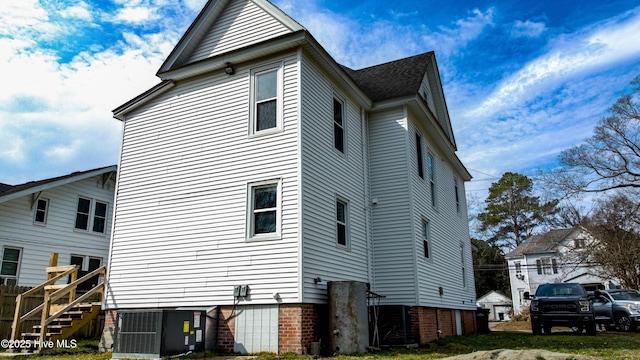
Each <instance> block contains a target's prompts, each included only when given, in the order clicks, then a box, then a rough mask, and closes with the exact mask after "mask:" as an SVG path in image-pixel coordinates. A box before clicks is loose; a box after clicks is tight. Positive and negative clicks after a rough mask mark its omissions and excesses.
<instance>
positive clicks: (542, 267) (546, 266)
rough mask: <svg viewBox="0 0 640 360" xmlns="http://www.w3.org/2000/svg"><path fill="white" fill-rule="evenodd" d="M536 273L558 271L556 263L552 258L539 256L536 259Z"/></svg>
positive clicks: (545, 273) (553, 272)
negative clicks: (539, 257)
mask: <svg viewBox="0 0 640 360" xmlns="http://www.w3.org/2000/svg"><path fill="white" fill-rule="evenodd" d="M536 267H537V268H538V275H543V274H544V275H551V274H557V273H558V263H557V261H556V259H553V258H541V259H538V260H536Z"/></svg>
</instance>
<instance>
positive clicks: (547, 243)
mask: <svg viewBox="0 0 640 360" xmlns="http://www.w3.org/2000/svg"><path fill="white" fill-rule="evenodd" d="M576 230H584V229H583V228H582V227H579V226H576V227H573V228H570V229H557V230H551V231H549V232H547V233H544V234H540V235H534V236H532V237H530V238H528V239H527V240H526V241H525V242H524V243H522V244H520V245H519V246H518V247H517V248H515V249H514V250H513V251H512V252H510V253H508V254H507V255H506V256H505V257H507V258H514V257H520V256H523V255H531V254H544V253H551V252H555V251H556V250H555V249H556V247H557V246H558V244H560V243H561V242H562V241H563V240H564V239H566V238H567V237H568V236H569V235H570V234H571V233H573V232H574V231H576Z"/></svg>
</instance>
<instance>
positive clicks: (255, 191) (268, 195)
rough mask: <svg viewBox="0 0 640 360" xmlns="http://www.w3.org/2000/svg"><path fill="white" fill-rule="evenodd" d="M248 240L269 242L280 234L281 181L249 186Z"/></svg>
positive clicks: (263, 182) (262, 182)
mask: <svg viewBox="0 0 640 360" xmlns="http://www.w3.org/2000/svg"><path fill="white" fill-rule="evenodd" d="M248 205H249V209H248V210H249V211H248V219H247V239H254V240H267V239H275V238H279V234H280V180H269V181H261V182H257V183H252V184H249V204H248Z"/></svg>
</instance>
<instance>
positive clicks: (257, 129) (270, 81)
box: [249, 63, 283, 135]
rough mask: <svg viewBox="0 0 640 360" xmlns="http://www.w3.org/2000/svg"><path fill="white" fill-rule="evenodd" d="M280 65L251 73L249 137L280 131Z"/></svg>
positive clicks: (262, 68)
mask: <svg viewBox="0 0 640 360" xmlns="http://www.w3.org/2000/svg"><path fill="white" fill-rule="evenodd" d="M282 72H283V70H282V64H281V63H280V64H277V65H270V66H266V67H261V68H258V69H254V70H252V71H251V109H250V118H251V122H250V126H249V133H250V134H251V135H256V134H267V133H271V132H274V131H279V130H280V129H282Z"/></svg>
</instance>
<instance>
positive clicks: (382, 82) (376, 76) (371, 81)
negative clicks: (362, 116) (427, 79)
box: [342, 51, 433, 101]
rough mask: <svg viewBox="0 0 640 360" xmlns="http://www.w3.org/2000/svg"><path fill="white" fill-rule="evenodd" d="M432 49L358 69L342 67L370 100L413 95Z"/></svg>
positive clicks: (425, 69)
mask: <svg viewBox="0 0 640 360" xmlns="http://www.w3.org/2000/svg"><path fill="white" fill-rule="evenodd" d="M432 57H433V51H430V52H427V53H424V54H419V55H415V56H412V57H408V58H404V59H400V60H395V61H391V62H388V63H384V64H380V65H375V66H371V67H368V68H364V69H360V70H352V69H349V68H348V67H345V66H342V68H343V69H344V70H345V71H346V72H347V74H349V76H351V78H353V80H354V81H355V82H356V84H358V86H359V87H360V88H361V89H362V90H363V91H364V92H365V93H366V94H367V95H368V96H369V97H370V98H371V100H372V101H383V100H388V99H394V98H398V97H403V96H408V95H415V94H417V93H418V91H419V89H420V84H421V82H422V78H423V77H424V74H425V73H426V72H427V65H428V64H429V61H430V60H431V58H432Z"/></svg>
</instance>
